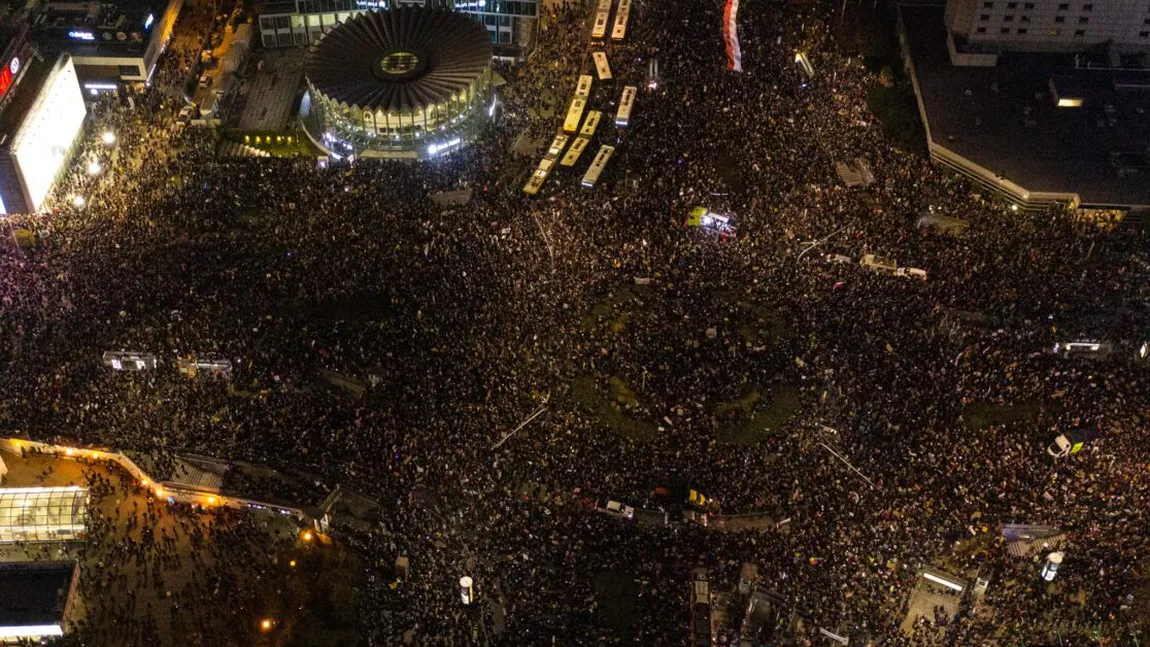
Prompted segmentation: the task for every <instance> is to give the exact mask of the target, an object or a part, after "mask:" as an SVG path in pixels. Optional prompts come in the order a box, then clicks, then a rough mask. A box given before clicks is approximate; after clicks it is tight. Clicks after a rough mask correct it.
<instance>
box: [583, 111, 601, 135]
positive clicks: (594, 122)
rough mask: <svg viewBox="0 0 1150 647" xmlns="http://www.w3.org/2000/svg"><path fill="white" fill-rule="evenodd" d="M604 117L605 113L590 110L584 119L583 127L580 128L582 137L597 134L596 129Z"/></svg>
mask: <svg viewBox="0 0 1150 647" xmlns="http://www.w3.org/2000/svg"><path fill="white" fill-rule="evenodd" d="M602 118H603V113H601V112H599V111H598V110H588V111H587V119H585V120H584V121H583V127H582V128H580V129H579V136H580V137H587V138H588V139H590V138H591V137H594V136H595V129H596V128H598V127H599V120H600V119H602Z"/></svg>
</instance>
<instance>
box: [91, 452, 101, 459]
mask: <svg viewBox="0 0 1150 647" xmlns="http://www.w3.org/2000/svg"><path fill="white" fill-rule="evenodd" d="M99 457H100V452H92V458H99Z"/></svg>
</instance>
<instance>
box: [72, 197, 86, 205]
mask: <svg viewBox="0 0 1150 647" xmlns="http://www.w3.org/2000/svg"><path fill="white" fill-rule="evenodd" d="M72 204H74V205H76V206H77V207H82V206H84V196H82V195H77V196H73V197H72Z"/></svg>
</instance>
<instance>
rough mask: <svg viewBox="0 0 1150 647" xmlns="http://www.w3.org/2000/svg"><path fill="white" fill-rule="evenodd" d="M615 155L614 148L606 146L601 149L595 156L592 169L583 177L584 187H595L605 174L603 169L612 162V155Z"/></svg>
mask: <svg viewBox="0 0 1150 647" xmlns="http://www.w3.org/2000/svg"><path fill="white" fill-rule="evenodd" d="M614 153H615V147H614V146H608V145H606V144H604V145H603V146H601V147H599V152H598V153H596V154H595V160H594V161H592V162H591V167H590V168H588V169H587V172H586V173H585V174H584V175H583V186H585V187H588V188H590V187H593V186H595V183H596V182H598V181H599V176H600V175H602V174H603V169H604V168H606V167H607V162H609V161H610V160H611V155H612V154H614Z"/></svg>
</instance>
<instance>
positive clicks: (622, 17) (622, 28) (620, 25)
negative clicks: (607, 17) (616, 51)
mask: <svg viewBox="0 0 1150 647" xmlns="http://www.w3.org/2000/svg"><path fill="white" fill-rule="evenodd" d="M630 17H631V0H619V8H618V9H616V10H615V25H614V26H613V27H611V40H623V39H624V38H626V37H627V19H628V18H630Z"/></svg>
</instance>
